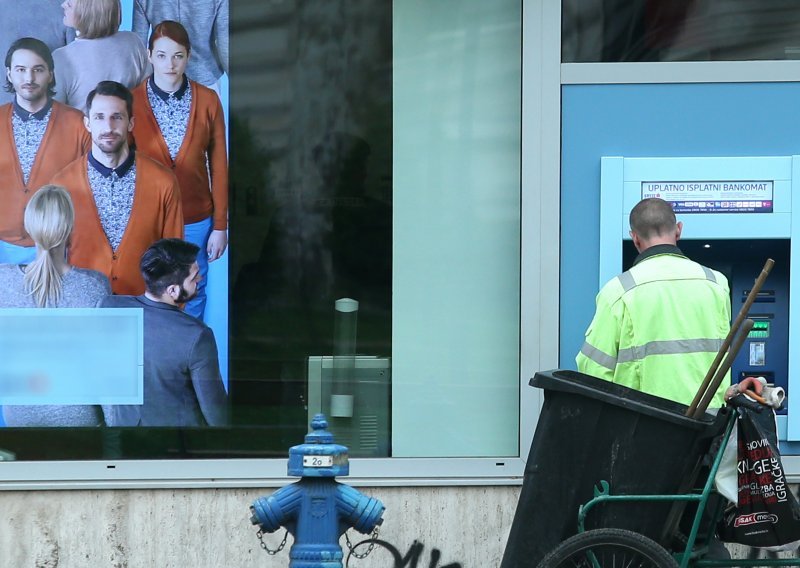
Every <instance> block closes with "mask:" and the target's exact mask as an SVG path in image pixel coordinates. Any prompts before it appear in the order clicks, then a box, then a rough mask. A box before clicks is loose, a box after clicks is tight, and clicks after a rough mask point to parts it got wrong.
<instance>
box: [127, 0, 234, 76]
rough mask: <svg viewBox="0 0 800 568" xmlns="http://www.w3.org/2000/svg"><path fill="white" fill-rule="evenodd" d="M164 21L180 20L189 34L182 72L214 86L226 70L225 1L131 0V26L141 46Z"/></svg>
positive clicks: (226, 4) (146, 42)
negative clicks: (184, 65) (189, 50)
mask: <svg viewBox="0 0 800 568" xmlns="http://www.w3.org/2000/svg"><path fill="white" fill-rule="evenodd" d="M164 20H173V21H175V22H180V23H181V24H182V25H183V27H184V28H186V31H187V32H188V33H189V42H190V43H191V44H192V51H191V54H190V55H189V64H188V65H187V67H186V75H187V76H188V77H189V78H190V79H194V80H195V81H197V82H198V83H201V84H203V85H205V86H207V87H212V88H214V87H215V84H216V83H217V81H219V78H220V77H221V76H222V74H223V73H228V0H134V2H133V26H132V29H133V31H134V32H135V33H137V34H139V37H141V38H142V41H143V42H144V44H145V45H148V40H149V36H150V30H151V29H152V28H154V27H156V26H157V25H158V24H160V23H161V22H163V21H164Z"/></svg>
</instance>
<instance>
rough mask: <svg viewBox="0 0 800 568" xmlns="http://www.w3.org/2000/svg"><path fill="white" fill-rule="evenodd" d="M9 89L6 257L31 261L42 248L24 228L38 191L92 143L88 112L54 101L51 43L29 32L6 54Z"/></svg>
mask: <svg viewBox="0 0 800 568" xmlns="http://www.w3.org/2000/svg"><path fill="white" fill-rule="evenodd" d="M5 66H6V91H8V92H10V93H14V100H13V102H11V103H8V104H5V105H2V106H0V202H1V203H2V207H0V263H10V264H26V263H28V262H30V261H31V260H33V258H34V257H35V256H36V248H35V247H34V246H33V241H32V240H31V238H30V236H28V235H27V234H26V233H25V229H24V228H23V213H24V211H25V206H26V205H27V204H28V201H29V200H30V198H31V196H32V195H33V193H34V192H35V191H36V190H37V189H39V188H40V187H41V186H43V185H45V184H46V183H48V182H49V181H50V179H51V178H52V177H53V175H54V174H55V173H56V172H58V171H59V170H60V169H61V168H63V167H64V166H65V165H66V164H68V163H70V162H71V161H73V160H75V159H76V158H77V157H78V156H81V155H82V154H84V153H85V152H86V151H87V150H88V149H89V142H90V138H89V134H88V133H87V132H86V130H85V129H84V127H83V115H82V114H81V113H80V112H78V111H76V110H74V109H72V108H70V107H68V106H65V105H62V104H61V103H58V102H55V101H53V92H54V88H55V78H54V77H55V75H54V68H53V58H52V56H51V55H50V49H48V47H47V45H45V44H44V42H42V41H40V40H38V39H34V38H30V37H26V38H21V39H18V40H17V41H15V42H14V43H13V44H11V47H10V48H9V49H8V52H7V53H6V58H5Z"/></svg>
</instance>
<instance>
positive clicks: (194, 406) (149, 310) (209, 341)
mask: <svg viewBox="0 0 800 568" xmlns="http://www.w3.org/2000/svg"><path fill="white" fill-rule="evenodd" d="M198 250H199V249H198V247H197V246H196V245H194V244H192V243H188V242H186V241H182V240H180V239H161V240H160V241H156V242H155V243H154V244H153V245H151V246H150V248H148V249H147V250H146V251H145V253H144V254H143V255H142V261H141V270H142V276H143V277H144V281H145V286H146V291H145V293H144V294H143V295H142V296H109V297H107V298H105V299H104V300H103V301H102V302H101V303H100V307H103V308H141V309H142V310H143V312H144V404H142V405H124V406H123V405H115V406H104V407H103V414H104V416H105V421H106V424H107V425H108V426H171V427H191V426H206V425H208V426H225V425H227V423H228V397H227V394H226V392H225V388H224V386H223V384H222V378H221V377H220V372H219V361H218V357H217V343H216V341H215V340H214V333H213V332H212V331H211V328H209V327H208V326H207V325H205V324H204V323H203V322H202V321H200V320H198V319H197V318H194V317H192V316H190V315H188V314H185V313H184V312H183V311H182V310H181V308H180V304H183V303H184V302H186V301H188V300H190V299H191V298H192V297H193V296H194V295H195V294H196V293H197V283H198V281H199V280H200V275H199V269H198V266H197V260H196V259H197V251H198Z"/></svg>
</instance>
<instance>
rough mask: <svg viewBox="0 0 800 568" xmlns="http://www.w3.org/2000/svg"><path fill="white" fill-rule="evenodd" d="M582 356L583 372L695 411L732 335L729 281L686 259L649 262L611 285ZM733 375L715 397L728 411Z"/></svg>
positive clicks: (666, 257)
mask: <svg viewBox="0 0 800 568" xmlns="http://www.w3.org/2000/svg"><path fill="white" fill-rule="evenodd" d="M596 303H597V310H596V312H595V316H594V319H593V320H592V323H591V325H590V326H589V329H588V330H587V331H586V341H585V343H584V344H583V347H582V348H581V350H580V353H578V356H577V357H576V359H575V360H576V362H577V364H578V369H579V370H580V371H581V372H584V373H586V374H589V375H593V376H596V377H600V378H602V379H606V380H609V381H613V382H615V383H619V384H622V385H625V386H628V387H631V388H634V389H638V390H640V391H643V392H646V393H649V394H653V395H656V396H660V397H662V398H668V399H670V400H674V401H676V402H680V403H683V404H687V405H688V404H690V403H691V401H692V399H693V398H694V396H695V393H696V392H697V389H698V387H699V386H700V383H702V381H703V378H704V377H705V375H706V372H707V371H708V368H709V367H710V366H711V363H712V361H713V360H714V357H715V356H716V354H717V351H718V350H719V348H720V346H721V345H722V343H723V341H724V339H725V336H726V335H727V333H728V330H729V328H730V319H731V304H730V293H729V289H728V281H727V279H726V278H725V277H724V276H723V275H722V274H720V273H719V272H717V271H715V270H711V269H710V268H706V267H705V266H702V265H700V264H698V263H696V262H693V261H691V260H689V259H687V258H686V257H684V256H681V255H678V254H659V255H655V256H650V257H648V258H645V259H644V260H642V261H641V262H639V263H637V264H636V265H635V266H634V267H633V268H631V269H630V270H629V271H627V272H624V273H622V274H620V275H619V276H617V277H616V278H614V279H612V280H611V281H609V282H608V283H607V284H606V285H605V286H603V289H602V290H600V293H599V294H598V295H597V300H596ZM729 384H730V373H728V375H727V376H726V377H725V380H723V382H722V385H721V386H720V388H719V390H718V391H717V393H716V395H715V396H714V400H713V401H712V403H711V406H712V407H719V406H722V404H723V393H724V391H725V389H726V388H727V387H728V386H729Z"/></svg>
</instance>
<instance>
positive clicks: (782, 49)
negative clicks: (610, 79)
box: [561, 0, 800, 63]
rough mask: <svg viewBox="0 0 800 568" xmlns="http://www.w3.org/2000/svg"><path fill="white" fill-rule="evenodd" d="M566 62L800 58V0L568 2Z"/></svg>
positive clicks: (564, 36)
mask: <svg viewBox="0 0 800 568" xmlns="http://www.w3.org/2000/svg"><path fill="white" fill-rule="evenodd" d="M561 39H562V43H561V60H562V61H563V62H564V63H573V62H593V61H598V62H621V61H743V60H781V59H798V58H800V4H798V3H797V2H796V1H794V0H771V1H769V2H763V1H761V0H674V1H673V0H564V1H563V3H562V36H561Z"/></svg>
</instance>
